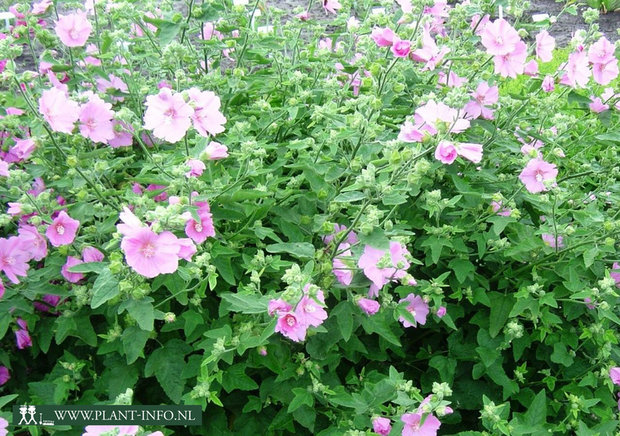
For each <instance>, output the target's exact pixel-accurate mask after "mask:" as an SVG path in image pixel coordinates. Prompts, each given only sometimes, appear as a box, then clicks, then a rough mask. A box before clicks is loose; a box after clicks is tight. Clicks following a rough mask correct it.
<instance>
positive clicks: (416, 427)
mask: <svg viewBox="0 0 620 436" xmlns="http://www.w3.org/2000/svg"><path fill="white" fill-rule="evenodd" d="M400 420H401V421H402V422H404V423H405V426H404V428H403V432H402V436H437V430H439V427H440V426H441V422H439V420H438V419H437V418H435V417H434V416H433V415H428V416H427V417H426V419H424V423H423V424H421V422H422V415H421V414H420V413H405V414H404V415H403V416H402V417H401V418H400Z"/></svg>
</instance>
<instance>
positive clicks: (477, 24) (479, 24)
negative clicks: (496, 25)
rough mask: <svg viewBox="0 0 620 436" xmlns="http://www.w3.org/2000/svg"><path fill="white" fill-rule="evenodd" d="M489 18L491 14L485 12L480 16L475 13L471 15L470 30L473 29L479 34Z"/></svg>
mask: <svg viewBox="0 0 620 436" xmlns="http://www.w3.org/2000/svg"><path fill="white" fill-rule="evenodd" d="M490 19H491V16H490V15H489V14H486V15H485V16H484V17H482V18H480V15H478V14H476V15H474V16H473V17H471V23H470V24H469V27H470V28H471V30H474V29H475V34H476V35H478V36H480V35H481V34H482V32H483V31H484V28H485V27H486V25H487V23H488V22H489V21H490Z"/></svg>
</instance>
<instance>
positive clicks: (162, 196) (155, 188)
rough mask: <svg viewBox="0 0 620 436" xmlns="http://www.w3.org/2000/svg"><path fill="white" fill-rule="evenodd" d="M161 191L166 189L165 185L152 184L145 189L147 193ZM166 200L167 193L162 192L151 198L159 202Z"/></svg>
mask: <svg viewBox="0 0 620 436" xmlns="http://www.w3.org/2000/svg"><path fill="white" fill-rule="evenodd" d="M163 189H166V186H165V185H154V184H152V183H151V184H150V185H148V186H147V187H146V190H147V191H149V192H152V191H159V190H163ZM167 198H168V193H167V192H166V191H162V192H160V193H159V194H157V195H156V196H155V197H153V200H155V201H157V202H160V201H166V199H167Z"/></svg>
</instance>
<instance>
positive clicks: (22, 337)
mask: <svg viewBox="0 0 620 436" xmlns="http://www.w3.org/2000/svg"><path fill="white" fill-rule="evenodd" d="M15 342H16V343H17V348H19V349H20V350H23V349H24V348H28V347H32V339H31V338H30V333H28V330H26V329H19V330H16V331H15Z"/></svg>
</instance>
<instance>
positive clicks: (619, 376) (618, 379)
mask: <svg viewBox="0 0 620 436" xmlns="http://www.w3.org/2000/svg"><path fill="white" fill-rule="evenodd" d="M609 378H610V379H611V382H612V383H613V384H615V385H618V386H620V367H617V366H614V367H613V368H609Z"/></svg>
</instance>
